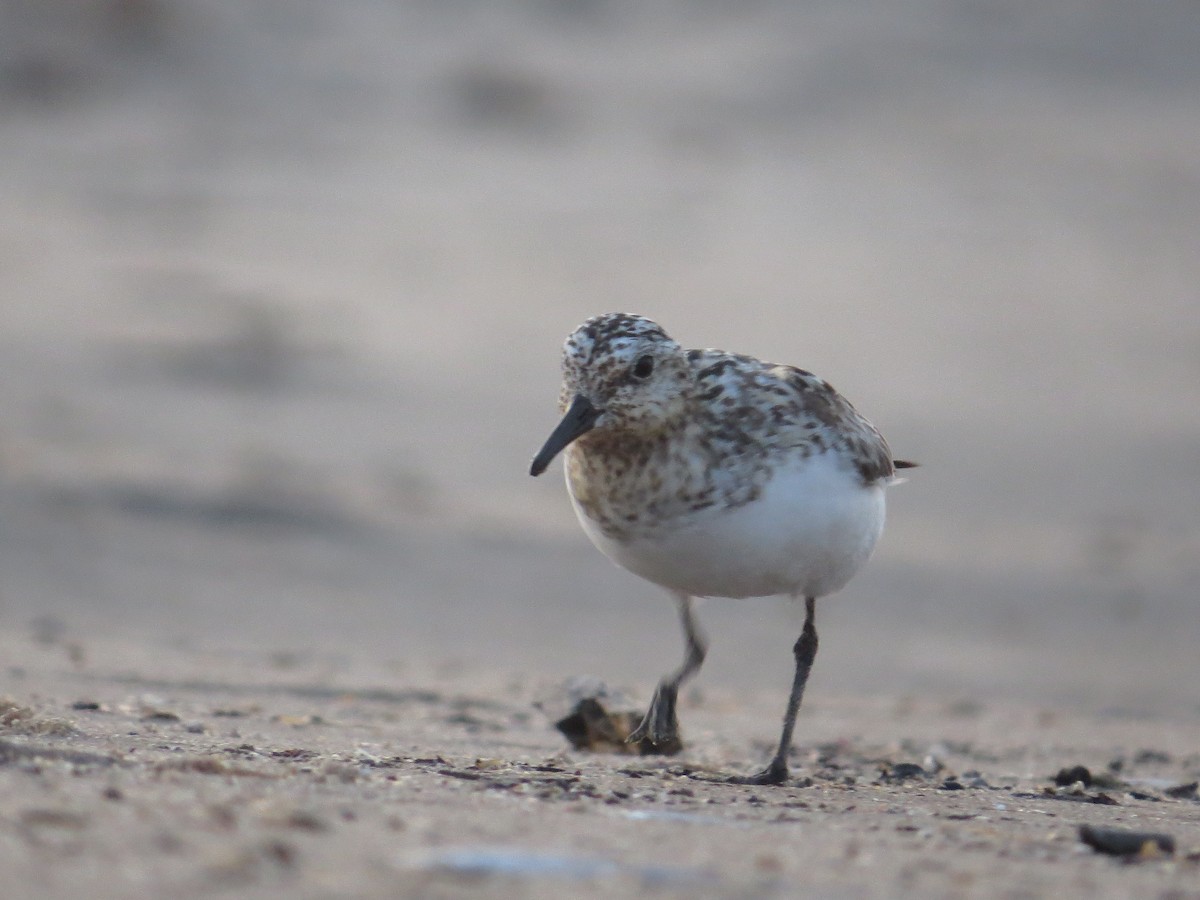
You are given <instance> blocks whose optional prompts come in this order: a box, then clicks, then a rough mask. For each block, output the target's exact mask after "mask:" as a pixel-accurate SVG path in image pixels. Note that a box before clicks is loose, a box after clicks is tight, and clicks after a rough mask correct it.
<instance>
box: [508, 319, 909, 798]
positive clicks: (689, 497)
mask: <svg viewBox="0 0 1200 900" xmlns="http://www.w3.org/2000/svg"><path fill="white" fill-rule="evenodd" d="M562 369H563V382H562V389H561V393H560V396H559V407H560V412H561V413H562V419H561V421H560V423H559V425H558V427H557V428H555V429H554V431H553V433H551V435H550V437H549V439H548V440H547V441H546V443H545V445H544V446H543V447H542V449H541V450H540V451H539V452H538V454H537V456H536V457H534V459H533V463H532V465H531V467H530V474H531V475H540V474H541V473H542V472H544V471H545V470H546V468H547V466H549V464H550V462H551V461H552V460H553V459H554V458H555V456H557V455H558V454H559V453H560V452H562V453H564V454H565V459H566V465H565V470H566V480H567V489H568V491H569V493H570V496H571V502H572V504H573V506H574V508H575V513H576V515H577V516H578V517H579V521H580V523H581V524H582V526H583V530H584V531H585V532H586V533H587V536H588V537H589V538H590V539H591V541H592V543H594V544H595V545H596V546H597V547H598V548H599V549H600V550H601V551H602V552H603V553H604V554H605V555H606V556H608V557H609V559H611V560H612V561H613V562H615V563H616V564H617V565H619V566H622V567H623V568H625V569H628V570H629V571H630V572H633V573H634V574H636V575H640V576H641V577H643V578H645V579H647V580H648V581H652V582H654V583H655V584H658V585H661V586H662V587H664V588H666V589H667V590H668V591H670V592H671V593H672V595H673V596H674V597H675V600H676V603H677V604H678V609H679V617H680V622H681V624H682V626H683V636H684V645H685V653H684V659H683V663H682V665H680V666H679V668H678V669H676V670H675V671H673V672H671V673H670V674H668V675H666V676H665V677H664V678H663V679H662V680H661V681H660V682H659V684H658V687H657V689H656V690H655V692H654V698H653V700H652V702H651V704H650V708H649V710H648V711H647V713H646V716H645V718H644V719H643V720H642V722H641V724H640V725H639V726H638V728H637V729H635V730H634V732H633V733H632V734H631V735H630V737H629V740H630V741H639V740H644V739H649V740H650V742H651V743H652V744H654V745H656V746H665V745H667V744H670V743H672V742H673V741H674V740H675V739H676V737H677V734H678V727H679V726H678V720H677V717H676V710H675V707H676V699H677V697H678V694H679V688H680V686H681V685H682V684H683V683H684V682H685V681H687V680H688V679H689V678H691V677H692V676H693V675H694V674H695V673H696V672H697V670H699V668H700V666H701V664H702V663H703V662H704V656H705V653H706V651H707V640H706V638H705V637H704V634H703V632H702V631H701V630H700V628H699V626H698V624H697V622H696V618H695V614H694V610H693V598H695V597H733V598H743V597H764V596H772V595H776V594H786V595H789V596H791V597H794V598H797V599H800V598H803V600H804V608H805V619H804V627H803V630H802V631H801V633H800V637H799V638H798V639H797V641H796V643H795V645H794V646H793V648H792V652H793V656H794V657H795V664H796V668H795V676H794V678H793V679H792V687H791V693H790V695H789V697H788V702H787V708H786V712H785V714H784V719H783V732H782V734H781V735H780V738H779V746H778V749H777V750H776V752H775V755H774V757H773V758H772V760H771V762H770V764H769V765H768V766H767V767H766V768H765V769H764V770H763V771H761V772H759V773H758V774H756V775H751V776H738V777H733V778H731V779H729V780H730V781H734V782H737V783H742V784H782V783H783V782H785V781H786V780H787V777H788V753H789V751H790V749H791V744H792V732H793V730H794V729H795V725H796V714H797V712H798V710H799V708H800V703H801V701H802V699H803V697H804V686H805V684H806V682H807V681H808V675H809V671H810V670H811V669H812V665H813V660H814V659H815V658H816V654H817V629H816V624H815V620H814V611H815V605H816V601H817V598H819V597H824V596H826V595H828V594H832V593H833V592H834V591H837V590H840V589H841V588H842V587H843V586H844V585H845V584H846V582H848V581H849V580H850V578H851V577H852V576H853V575H854V573H855V572H857V571H858V570H859V568H861V567H862V565H863V563H865V562H866V561H867V558H868V557H869V556H870V555H871V552H872V550H874V548H875V544H876V542H877V541H878V540H879V537H880V535H881V534H882V532H883V522H884V489H885V488H886V487H887V486H888V485H889V484H891V483H893V482H894V481H895V480H896V477H895V473H896V470H897V469H901V468H908V467H911V466H913V465H914V464H913V463H910V462H905V461H903V460H893V459H892V455H891V450H890V449H889V448H888V445H887V442H886V441H885V440H884V439H883V437H882V435H880V433H879V431H878V430H876V428H875V426H873V425H872V424H871V423H870V422H868V421H867V420H866V419H865V418H864V417H863V416H862V415H861V414H859V413H858V411H857V410H855V409H854V407H853V406H851V405H850V403H849V401H847V400H846V399H845V398H844V397H842V395H841V394H839V393H838V392H837V391H836V390H834V389H833V387H832V386H831V385H830V384H829V383H828V382H826V381H823V380H822V379H820V378H818V377H817V376H815V375H813V374H811V373H810V372H806V371H804V370H803V369H797V368H794V367H792V366H781V365H774V364H772V363H767V362H762V361H760V360H757V359H754V358H753V357H750V356H742V355H739V354H734V353H726V352H724V351H722V350H685V349H683V348H682V347H681V346H680V345H679V344H677V343H676V342H675V341H673V340H672V339H671V338H670V337H668V336H667V333H666V332H665V331H663V329H662V328H661V327H660V326H659V325H657V324H656V323H655V322H652V321H651V320H649V319H646V318H643V317H641V316H636V315H629V314H626V313H609V314H606V315H601V316H596V317H595V318H592V319H589V320H588V321H586V322H584V323H583V324H582V325H581V326H579V328H577V329H576V330H575V331H574V332H573V333H572V334H571V335H570V336H568V337H567V340H566V343H565V345H564V347H563V357H562Z"/></svg>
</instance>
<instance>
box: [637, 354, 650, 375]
mask: <svg viewBox="0 0 1200 900" xmlns="http://www.w3.org/2000/svg"><path fill="white" fill-rule="evenodd" d="M653 371H654V360H653V359H652V358H650V357H649V356H643V357H642V358H641V359H639V360H638V361H637V364H636V365H635V366H634V367H633V377H634V378H649V377H650V373H651V372H653Z"/></svg>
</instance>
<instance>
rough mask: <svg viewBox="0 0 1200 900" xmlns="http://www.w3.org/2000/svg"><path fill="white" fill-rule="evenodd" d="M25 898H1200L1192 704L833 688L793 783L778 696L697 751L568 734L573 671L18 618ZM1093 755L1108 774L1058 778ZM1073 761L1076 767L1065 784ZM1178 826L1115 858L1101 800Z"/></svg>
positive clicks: (13, 745) (11, 653) (13, 773)
mask: <svg viewBox="0 0 1200 900" xmlns="http://www.w3.org/2000/svg"><path fill="white" fill-rule="evenodd" d="M4 652H5V658H6V659H7V660H9V661H10V665H9V668H8V680H9V682H10V685H11V686H12V687H13V689H14V691H16V692H19V693H20V695H21V696H22V697H23V698H24V700H25V703H26V704H28V705H24V704H16V703H5V704H2V706H3V708H2V709H0V722H2V723H3V735H2V736H0V763H2V766H0V781H2V784H3V796H4V798H5V799H4V821H3V825H2V828H0V865H2V866H3V870H4V871H5V873H6V889H5V893H6V896H10V897H47V896H55V897H58V896H62V897H67V896H79V895H81V894H87V895H88V896H95V897H142V896H165V895H168V894H169V895H172V896H184V897H191V896H208V895H213V894H227V895H231V896H251V897H258V896H263V897H269V896H279V895H284V894H286V895H288V896H311V897H321V896H371V897H374V896H379V897H392V896H456V897H457V896H464V897H466V896H521V897H523V896H530V897H552V896H564V895H570V896H621V895H635V894H636V895H643V894H648V895H651V896H664V897H674V896H679V897H698V896H713V897H792V896H798V895H804V896H831V897H894V896H913V897H918V896H919V897H943V896H944V897H958V896H987V897H992V896H1008V897H1035V896H1050V895H1056V896H1096V897H1131V896H1139V897H1189V896H1195V895H1196V892H1197V882H1198V879H1200V801H1198V800H1197V797H1196V779H1197V776H1198V775H1200V753H1197V751H1196V748H1197V746H1200V721H1197V719H1196V717H1195V716H1192V717H1190V718H1189V719H1188V720H1187V721H1180V720H1179V718H1178V717H1150V716H1147V717H1143V718H1132V717H1130V716H1128V715H1120V714H1116V713H1112V714H1108V715H1105V714H1093V715H1082V714H1079V713H1077V712H1073V711H1063V710H1060V709H1055V708H1049V707H1041V708H1038V707H1031V706H1024V705H1018V704H1011V703H1001V702H996V703H970V702H965V701H957V702H946V701H943V700H937V699H933V698H930V697H912V696H889V695H886V694H877V695H875V696H873V697H871V698H863V697H861V696H854V697H841V698H839V697H829V696H828V695H825V696H817V697H815V698H814V699H813V701H812V702H811V703H810V704H808V706H807V707H806V709H805V715H804V722H803V725H804V728H803V730H804V736H803V738H802V739H801V740H800V742H799V745H798V746H797V748H796V752H795V757H794V762H795V768H796V771H795V773H794V774H795V777H794V778H793V780H792V782H791V783H790V784H788V785H786V786H783V787H776V788H754V787H743V786H733V785H727V784H722V783H719V779H720V777H721V776H722V775H723V774H729V773H731V772H737V771H743V772H744V771H750V770H751V768H752V767H753V766H754V765H755V764H756V763H761V762H762V761H763V760H765V758H766V757H767V755H768V753H769V740H764V739H763V735H764V734H765V730H764V729H765V724H766V722H767V720H768V719H772V720H773V719H774V716H773V715H772V714H773V713H777V710H774V709H772V708H771V707H770V706H769V705H768V704H766V703H765V702H764V700H765V698H763V697H761V696H759V695H742V696H737V695H734V694H732V693H727V692H715V691H714V692H711V693H710V692H708V691H706V692H704V694H702V695H697V694H693V695H692V696H691V697H690V698H688V701H687V702H686V703H685V708H684V710H683V715H684V722H685V731H686V734H687V736H688V738H689V740H690V742H691V746H689V747H688V748H687V749H686V750H685V752H684V753H683V754H682V755H680V756H679V757H675V758H671V759H666V758H662V757H636V756H616V755H603V754H596V753H586V752H568V751H567V750H566V748H565V743H564V741H562V740H561V739H560V738H559V737H558V735H557V734H556V733H555V732H554V731H553V729H552V728H551V727H550V718H551V717H550V716H548V715H547V712H549V711H550V709H551V708H552V707H553V701H554V699H555V698H556V697H557V695H556V693H555V692H554V691H553V690H549V689H547V687H546V686H544V685H542V686H539V685H537V684H534V683H531V682H530V681H529V680H527V679H524V678H521V677H515V676H511V675H510V676H496V675H490V676H489V675H486V674H485V673H481V672H471V673H468V672H462V671H459V672H457V673H453V674H447V673H444V672H443V673H437V672H422V673H416V672H410V673H403V674H401V673H397V672H395V671H393V672H390V673H389V672H374V673H372V672H369V671H363V670H362V669H361V668H359V669H356V668H355V667H353V666H333V665H330V664H328V662H324V663H322V662H320V661H317V660H313V659H305V658H299V657H290V658H281V657H279V656H276V657H274V658H271V657H267V656H246V655H239V656H230V655H213V654H204V653H197V652H195V651H189V650H185V649H176V650H174V651H172V652H167V653H164V652H162V651H147V649H146V648H145V647H144V646H124V645H120V644H116V643H110V642H96V643H93V642H89V641H83V642H73V641H70V640H64V639H62V638H60V637H55V636H51V635H42V636H41V637H40V638H39V639H38V640H33V639H30V640H24V641H14V640H11V639H10V640H6V641H5V646H4ZM1077 765H1083V766H1084V767H1085V768H1087V769H1088V770H1089V773H1091V774H1092V776H1093V777H1094V778H1095V779H1096V783H1095V784H1088V785H1086V786H1085V785H1084V784H1082V783H1078V784H1064V785H1062V786H1055V783H1054V776H1055V775H1056V773H1058V772H1059V771H1060V770H1061V769H1063V768H1070V767H1074V766H1077ZM1060 780H1068V781H1069V779H1060ZM1085 823H1087V824H1092V825H1103V826H1106V827H1117V828H1122V829H1133V830H1137V831H1141V832H1151V833H1159V834H1167V835H1170V836H1171V837H1172V838H1173V839H1174V841H1175V853H1174V855H1173V856H1165V855H1146V856H1143V857H1139V858H1137V859H1135V860H1134V861H1133V862H1124V861H1118V860H1117V859H1115V858H1113V857H1110V856H1102V855H1099V854H1097V853H1094V852H1093V851H1092V850H1090V849H1088V848H1087V847H1085V846H1084V845H1082V844H1081V843H1080V842H1079V840H1078V833H1079V832H1078V828H1079V826H1080V825H1081V824H1085Z"/></svg>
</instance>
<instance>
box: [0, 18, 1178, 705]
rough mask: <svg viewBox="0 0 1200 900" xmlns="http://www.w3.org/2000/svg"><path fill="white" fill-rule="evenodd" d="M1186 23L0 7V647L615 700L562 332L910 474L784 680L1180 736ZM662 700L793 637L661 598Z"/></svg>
mask: <svg viewBox="0 0 1200 900" xmlns="http://www.w3.org/2000/svg"><path fill="white" fill-rule="evenodd" d="M1198 46H1200V6H1197V5H1196V4H1195V3H1194V2H1192V0H1175V2H1171V0H1164V2H1159V3H1154V4H1151V5H1130V4H1128V3H1120V2H1115V0H1111V2H1110V0H1040V2H1019V0H1009V2H994V3H983V2H974V0H899V2H897V0H889V2H881V0H836V2H834V0H827V2H823V0H814V2H804V3H793V2H787V0H753V2H737V3H733V2H719V0H696V2H691V3H685V2H681V0H679V2H677V0H670V2H661V3H653V4H643V3H635V2H632V0H523V2H518V0H511V2H468V0H450V2H447V0H438V2H433V0H414V2H399V0H391V2H385V0H345V2H340V3H318V2H298V0H255V2H238V0H87V2H85V0H5V2H4V3H3V4H2V5H0V197H2V198H3V210H4V214H3V216H2V217H0V315H2V317H3V318H2V319H0V342H2V344H0V385H2V389H0V628H3V629H5V630H6V631H7V632H10V633H13V632H20V631H22V630H28V631H29V632H30V633H31V634H33V635H35V636H36V635H41V636H42V637H43V639H49V638H50V637H53V636H54V635H56V634H67V635H72V636H74V638H75V639H78V640H81V641H84V642H85V643H86V639H87V637H88V636H89V635H108V636H117V637H122V638H131V639H136V640H139V641H143V642H145V643H146V644H148V645H150V646H158V647H162V648H163V649H164V652H169V650H170V648H171V647H178V646H202V647H206V648H209V649H217V650H221V651H228V652H230V653H237V652H255V653H256V652H260V651H267V652H272V653H293V654H301V655H304V654H307V655H309V656H311V657H313V658H319V659H322V660H326V661H327V662H328V663H329V665H331V666H333V667H335V668H336V665H337V664H338V661H339V660H346V659H351V658H368V659H371V660H375V661H377V662H378V663H379V664H380V665H382V666H384V667H385V670H386V671H389V672H391V673H393V675H394V677H395V678H396V680H397V681H402V680H404V679H405V678H406V677H411V673H412V671H414V670H413V668H412V666H414V665H416V664H417V663H418V662H419V663H421V664H427V663H432V664H437V665H448V666H459V667H477V668H478V669H480V670H481V671H501V672H513V673H525V674H528V675H531V676H536V677H539V678H540V677H545V678H548V679H554V678H560V677H564V676H567V675H573V674H578V673H583V672H588V673H593V674H596V675H600V676H602V677H604V678H606V679H608V680H609V681H610V682H614V683H616V684H618V685H621V686H626V687H632V688H634V689H635V691H637V692H640V693H641V694H642V695H648V694H649V691H650V689H651V688H652V686H653V683H654V681H655V680H656V679H657V677H658V675H659V674H660V673H661V672H662V671H664V670H665V669H666V668H667V667H669V666H672V665H674V664H675V662H676V661H677V659H678V657H679V653H680V647H679V640H680V639H679V636H678V634H677V629H676V625H675V621H674V612H673V610H672V607H671V603H670V602H669V600H668V599H667V597H666V595H665V594H664V593H662V592H661V591H659V590H657V589H656V588H654V587H653V586H651V585H648V584H645V583H643V582H640V581H639V580H637V579H636V578H634V577H633V576H630V575H627V574H626V573H624V572H621V571H620V570H618V569H616V568H614V567H613V566H612V565H610V564H609V563H608V562H607V561H606V560H605V559H604V558H603V557H602V556H601V555H600V554H599V553H598V552H597V551H596V550H594V549H593V548H592V547H591V546H590V545H589V544H588V542H587V540H586V538H585V537H584V536H583V534H582V532H581V531H580V530H579V529H578V527H577V525H576V524H575V522H574V517H573V515H572V513H571V511H570V508H569V505H568V501H567V498H566V493H565V490H564V488H563V486H562V484H561V474H560V471H559V467H558V466H557V465H556V466H555V467H554V469H553V470H552V471H551V473H550V474H549V475H548V476H546V477H543V478H541V479H538V480H536V481H535V480H533V479H531V478H530V477H529V476H528V474H527V473H528V461H529V458H530V457H531V456H532V454H533V452H534V451H535V450H536V449H537V447H538V446H540V444H541V443H542V441H543V439H544V438H545V436H546V434H547V433H548V432H549V430H550V429H551V428H552V427H553V425H554V424H555V421H556V417H557V411H556V408H555V403H556V398H557V391H558V354H559V347H560V344H561V341H562V339H563V337H564V336H565V335H566V334H567V333H568V332H569V331H571V330H572V329H573V328H574V327H575V326H576V325H577V324H578V323H579V322H580V321H582V320H583V319H584V318H586V317H588V316H590V315H593V314H596V313H599V312H605V311H612V310H624V311H630V312H638V313H643V314H646V315H649V316H652V317H654V318H656V319H657V320H658V321H660V322H661V323H662V324H663V325H664V326H665V327H666V328H667V330H668V331H669V332H670V333H671V334H672V336H674V337H675V338H676V339H678V340H679V341H680V342H681V343H683V344H684V345H685V346H696V347H704V346H716V347H723V348H725V349H730V350H737V351H740V352H746V353H752V354H755V355H758V356H761V357H763V358H766V359H770V360H773V361H776V362H787V363H793V364H797V365H801V366H803V367H805V368H808V369H812V370H814V371H816V372H817V373H819V374H821V375H822V376H824V377H825V378H827V379H828V380H830V381H831V382H833V383H834V384H835V385H837V386H838V388H839V389H841V390H842V391H843V393H845V394H846V395H847V396H849V397H850V398H851V399H852V400H853V402H854V403H855V404H856V405H857V406H858V407H859V409H861V410H862V411H863V412H864V413H866V414H867V415H868V416H869V417H870V418H871V419H872V420H873V421H874V422H875V423H876V424H877V425H878V426H879V427H880V428H881V429H882V430H883V431H884V433H885V434H886V435H887V436H888V438H889V440H890V442H891V444H892V446H893V449H894V450H895V452H896V454H897V455H898V456H901V457H904V458H909V459H917V460H919V461H921V463H922V464H923V468H920V469H917V470H915V471H914V472H913V473H911V476H910V478H909V482H908V483H907V484H905V485H904V486H903V487H901V488H898V489H896V490H895V491H893V492H892V494H891V496H890V504H891V505H890V524H889V529H888V532H887V534H886V536H885V538H884V541H883V543H882V544H881V546H880V548H879V550H878V552H877V554H876V558H875V559H874V561H873V562H872V564H871V565H870V566H869V567H868V569H867V570H866V571H865V572H864V573H862V574H861V575H859V576H858V577H857V578H856V580H855V581H853V582H852V583H851V585H850V586H849V587H848V588H847V589H846V590H845V591H844V592H843V593H842V594H841V595H839V596H837V597H834V598H831V599H829V600H827V601H825V602H824V603H823V604H822V609H821V610H820V612H819V614H818V615H819V620H820V622H821V630H822V657H821V661H820V663H819V664H818V666H817V667H816V670H815V674H814V685H815V688H814V692H813V693H814V696H815V695H816V693H817V689H818V688H819V691H820V692H827V693H829V694H831V695H832V694H839V693H850V692H858V691H861V692H887V693H895V694H903V693H905V692H909V693H912V692H936V693H943V694H946V695H948V696H961V697H969V698H988V697H1022V698H1029V699H1036V700H1037V701H1038V702H1046V703H1060V704H1080V705H1087V706H1091V707H1100V708H1110V709H1118V710H1123V711H1125V712H1129V713H1132V714H1136V713H1138V712H1139V711H1150V710H1174V711H1178V712H1179V713H1180V714H1183V713H1185V712H1186V714H1189V715H1197V714H1200V697H1198V696H1197V694H1196V688H1195V685H1196V683H1197V675H1198V674H1200V673H1198V671H1197V669H1198V666H1197V661H1198V659H1200V655H1198V654H1197V636H1198V635H1200V627H1198V626H1200V610H1198V599H1200V598H1198V597H1197V593H1198V585H1200V477H1198V470H1200V402H1198V401H1200V397H1198V390H1197V388H1198V385H1200V302H1198V301H1200V296H1198V293H1200V288H1198V285H1200V246H1198V244H1200V237H1198V236H1200V115H1198V107H1197V97H1200V53H1198V52H1197V49H1196V48H1197V47H1198ZM702 615H703V616H704V618H705V621H706V623H707V625H708V628H709V631H710V633H711V636H712V638H713V650H712V654H711V656H710V659H709V663H708V666H707V668H706V671H705V673H704V674H703V675H702V676H701V681H700V683H701V685H702V686H703V685H706V684H707V685H711V686H714V687H716V686H720V687H721V688H728V689H730V690H743V689H744V690H751V689H770V690H777V691H778V692H779V695H780V698H781V699H782V696H783V694H784V692H785V691H786V685H787V683H788V678H789V677H790V676H789V673H790V666H791V657H790V647H791V643H792V640H793V634H794V633H795V632H797V631H798V629H799V625H800V621H801V615H800V614H799V613H798V612H797V611H796V610H795V609H793V608H791V606H790V605H789V604H788V603H787V602H786V601H782V600H750V601H741V602H733V601H718V600H713V601H708V602H707V603H706V604H705V606H704V608H703V609H702Z"/></svg>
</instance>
